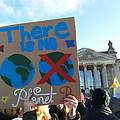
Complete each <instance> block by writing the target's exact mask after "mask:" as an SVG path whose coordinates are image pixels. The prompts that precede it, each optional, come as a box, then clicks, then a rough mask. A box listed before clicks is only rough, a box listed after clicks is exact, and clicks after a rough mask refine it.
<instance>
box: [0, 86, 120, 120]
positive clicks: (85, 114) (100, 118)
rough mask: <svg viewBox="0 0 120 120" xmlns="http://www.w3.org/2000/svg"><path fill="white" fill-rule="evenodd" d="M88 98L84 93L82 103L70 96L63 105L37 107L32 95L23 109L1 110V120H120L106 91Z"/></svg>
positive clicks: (97, 90)
mask: <svg viewBox="0 0 120 120" xmlns="http://www.w3.org/2000/svg"><path fill="white" fill-rule="evenodd" d="M91 94H92V96H91V97H86V96H85V95H84V93H83V92H81V95H80V101H78V100H77V99H76V97H75V96H73V95H68V96H67V97H66V98H65V99H64V102H63V104H59V105H43V106H38V105H35V104H34V103H33V102H32V101H31V99H30V95H29V96H28V97H27V99H26V100H25V102H24V110H23V108H22V107H19V108H17V110H16V109H15V110H14V109H12V114H8V112H7V110H6V109H4V111H2V110H1V112H0V120H120V114H115V113H114V112H113V110H112V107H111V106H110V97H109V95H108V92H107V91H106V90H104V89H101V88H97V89H95V90H94V91H92V92H91Z"/></svg>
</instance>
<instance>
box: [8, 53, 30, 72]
mask: <svg viewBox="0 0 120 120" xmlns="http://www.w3.org/2000/svg"><path fill="white" fill-rule="evenodd" d="M8 60H10V61H11V62H12V63H14V64H15V65H16V66H19V65H22V66H25V67H26V68H27V69H28V70H32V66H31V65H30V63H31V61H30V60H29V59H26V57H25V56H23V55H20V54H14V55H12V56H10V57H9V58H8Z"/></svg>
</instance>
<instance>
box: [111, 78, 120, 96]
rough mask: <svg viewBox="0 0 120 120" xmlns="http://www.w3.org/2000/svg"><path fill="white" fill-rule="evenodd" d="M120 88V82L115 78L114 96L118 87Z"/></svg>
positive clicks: (113, 85)
mask: <svg viewBox="0 0 120 120" xmlns="http://www.w3.org/2000/svg"><path fill="white" fill-rule="evenodd" d="M119 86H120V84H119V81H118V79H117V78H116V77H115V78H114V82H113V84H112V88H113V94H114V95H115V93H116V89H117V87H119Z"/></svg>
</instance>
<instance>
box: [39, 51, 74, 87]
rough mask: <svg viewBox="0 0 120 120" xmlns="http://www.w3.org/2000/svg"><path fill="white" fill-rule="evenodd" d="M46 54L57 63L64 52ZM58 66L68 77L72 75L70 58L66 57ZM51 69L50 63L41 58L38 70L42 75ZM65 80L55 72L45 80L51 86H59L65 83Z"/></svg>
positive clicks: (72, 69)
mask: <svg viewBox="0 0 120 120" xmlns="http://www.w3.org/2000/svg"><path fill="white" fill-rule="evenodd" d="M46 55H47V57H48V58H49V59H51V60H52V61H53V62H54V63H57V62H58V61H59V60H60V59H61V58H62V57H63V56H64V54H63V53H61V52H52V53H48V54H46ZM60 67H61V69H62V70H63V71H64V72H66V73H67V74H68V75H69V76H70V77H72V76H73V75H74V68H73V62H72V60H71V59H70V58H68V59H67V60H66V61H65V62H64V63H63V64H62V65H61V66H60ZM51 69H52V67H51V65H49V64H48V63H47V62H46V61H43V60H42V59H41V60H40V61H39V72H40V74H41V76H42V77H43V76H45V75H46V74H47V73H48V71H50V70H51ZM67 82H68V81H67V80H66V79H65V78H64V77H63V76H62V75H60V74H59V73H57V72H54V73H53V74H52V75H51V76H50V77H49V79H48V81H47V83H48V84H50V85H51V86H60V85H64V84H66V83H67Z"/></svg>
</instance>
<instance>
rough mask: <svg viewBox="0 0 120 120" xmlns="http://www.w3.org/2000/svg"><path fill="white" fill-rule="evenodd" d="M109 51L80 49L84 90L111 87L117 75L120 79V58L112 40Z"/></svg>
mask: <svg viewBox="0 0 120 120" xmlns="http://www.w3.org/2000/svg"><path fill="white" fill-rule="evenodd" d="M108 46H109V48H108V51H103V52H97V51H94V50H92V49H88V48H82V49H79V50H78V61H79V72H80V73H79V74H80V83H81V84H80V86H81V88H82V89H84V90H90V89H95V88H100V87H102V88H105V89H109V88H110V86H111V85H112V83H113V80H114V78H115V77H116V78H117V79H118V80H120V59H117V57H116V54H117V52H115V50H114V48H113V47H112V42H111V41H109V43H108Z"/></svg>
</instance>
